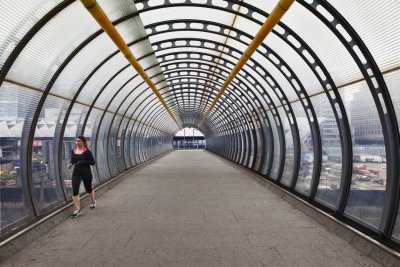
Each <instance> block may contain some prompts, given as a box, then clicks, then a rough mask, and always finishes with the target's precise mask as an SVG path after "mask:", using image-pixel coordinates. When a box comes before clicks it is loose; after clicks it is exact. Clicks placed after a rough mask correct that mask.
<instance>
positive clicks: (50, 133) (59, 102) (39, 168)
mask: <svg viewBox="0 0 400 267" xmlns="http://www.w3.org/2000/svg"><path fill="white" fill-rule="evenodd" d="M68 104H69V102H67V101H65V100H63V99H61V98H56V97H53V96H48V97H47V99H46V101H45V103H44V105H43V108H42V110H41V113H40V115H39V119H38V122H37V124H36V130H35V136H34V141H33V150H32V184H33V189H34V190H33V192H34V195H35V200H36V206H37V207H38V208H39V209H44V208H46V207H48V206H50V205H53V204H55V203H57V202H61V201H64V195H63V191H62V186H61V181H59V180H58V177H57V176H56V174H55V172H56V171H57V172H58V170H55V169H54V162H55V161H56V160H58V157H57V155H58V151H57V150H56V149H55V148H54V146H55V144H54V136H55V134H57V133H56V132H55V130H56V125H57V123H62V121H63V120H64V117H65V111H66V109H67V107H68Z"/></svg>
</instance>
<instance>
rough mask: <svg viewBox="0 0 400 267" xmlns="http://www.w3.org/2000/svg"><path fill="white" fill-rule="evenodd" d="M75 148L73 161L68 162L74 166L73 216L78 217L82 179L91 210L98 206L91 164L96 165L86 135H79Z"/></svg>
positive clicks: (70, 165) (70, 166)
mask: <svg viewBox="0 0 400 267" xmlns="http://www.w3.org/2000/svg"><path fill="white" fill-rule="evenodd" d="M75 145H76V146H75V148H74V149H73V150H72V153H71V154H72V156H71V162H70V163H69V164H68V166H67V167H68V169H71V168H72V165H75V166H74V171H73V172H72V200H73V202H74V207H75V211H74V213H72V215H71V217H74V218H76V217H78V216H79V215H80V214H81V200H80V198H79V187H80V185H81V181H83V185H84V186H85V190H86V192H87V193H88V194H89V200H90V206H89V208H90V209H91V210H94V209H95V208H96V199H95V197H94V191H93V189H92V180H93V175H92V170H91V169H90V165H94V164H95V161H94V158H93V155H92V152H90V150H89V149H88V145H87V141H86V138H85V137H84V136H78V137H77V138H76V139H75Z"/></svg>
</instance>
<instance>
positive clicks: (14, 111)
mask: <svg viewBox="0 0 400 267" xmlns="http://www.w3.org/2000/svg"><path fill="white" fill-rule="evenodd" d="M39 98H40V94H39V93H37V92H35V91H32V90H29V89H27V88H22V87H20V86H18V85H14V84H11V83H7V82H4V83H3V85H2V87H1V90H0V190H1V206H0V212H1V213H0V216H1V224H0V229H1V230H2V229H4V228H5V227H8V226H11V225H12V224H14V223H16V222H18V221H20V220H22V219H24V218H27V217H28V216H33V209H32V204H31V202H30V196H29V187H28V181H27V179H26V177H23V176H22V175H21V170H20V167H21V161H20V156H21V154H22V153H27V151H26V149H25V148H23V147H21V136H22V132H23V129H24V122H25V119H28V120H29V119H31V118H32V116H33V113H34V110H32V107H36V105H37V103H38V101H39Z"/></svg>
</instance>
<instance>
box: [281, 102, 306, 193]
mask: <svg viewBox="0 0 400 267" xmlns="http://www.w3.org/2000/svg"><path fill="white" fill-rule="evenodd" d="M285 107H286V106H285ZM278 112H279V116H280V117H281V120H282V126H283V131H284V132H285V145H286V157H285V165H284V168H283V173H282V178H281V183H282V184H284V185H286V186H290V185H291V183H292V175H293V165H294V147H293V135H292V129H291V127H290V122H289V119H288V117H287V116H286V113H285V111H284V109H283V108H282V107H279V108H278ZM297 184H299V183H297ZM299 186H300V185H299ZM301 188H303V187H301Z"/></svg>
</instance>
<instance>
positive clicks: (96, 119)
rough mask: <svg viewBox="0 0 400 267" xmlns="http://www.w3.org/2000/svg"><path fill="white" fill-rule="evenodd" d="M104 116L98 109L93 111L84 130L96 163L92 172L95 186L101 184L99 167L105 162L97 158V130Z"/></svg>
mask: <svg viewBox="0 0 400 267" xmlns="http://www.w3.org/2000/svg"><path fill="white" fill-rule="evenodd" d="M102 114H103V111H101V110H98V109H95V108H94V109H92V110H91V112H90V114H89V118H88V120H87V123H86V125H85V129H84V136H85V137H86V140H87V141H88V146H89V149H90V150H91V151H92V154H93V157H94V160H95V161H96V165H94V166H93V167H92V172H93V186H95V185H98V184H100V179H99V173H98V169H97V166H98V165H100V164H102V163H103V162H104V161H101V159H100V158H97V157H96V154H97V151H96V132H97V128H98V127H99V123H100V118H101V115H102Z"/></svg>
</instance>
